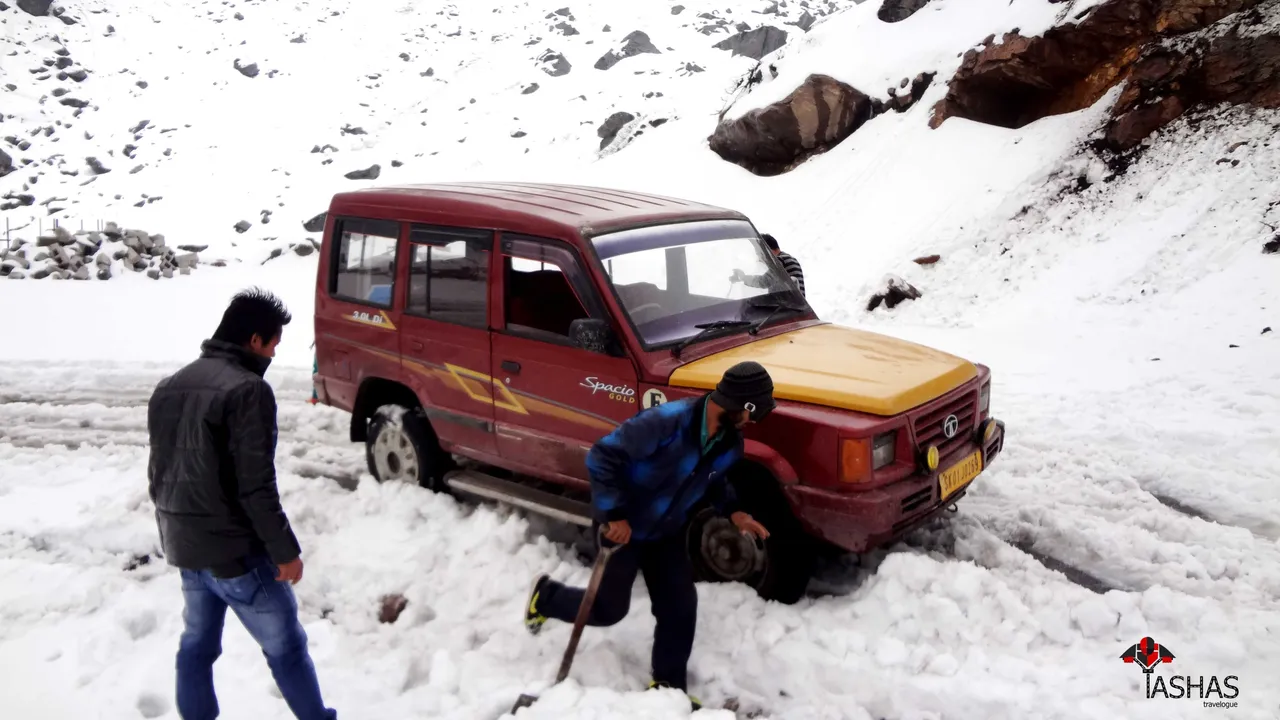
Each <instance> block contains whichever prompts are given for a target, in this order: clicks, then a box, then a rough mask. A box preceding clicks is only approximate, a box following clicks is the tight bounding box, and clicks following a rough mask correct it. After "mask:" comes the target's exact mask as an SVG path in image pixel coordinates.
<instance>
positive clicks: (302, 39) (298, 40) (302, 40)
mask: <svg viewBox="0 0 1280 720" xmlns="http://www.w3.org/2000/svg"><path fill="white" fill-rule="evenodd" d="M306 41H307V34H306V33H298V35H297V37H294V38H291V39H290V40H289V42H291V43H293V44H295V45H301V44H303V43H305V42H306Z"/></svg>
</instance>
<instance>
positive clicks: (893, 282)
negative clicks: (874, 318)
mask: <svg viewBox="0 0 1280 720" xmlns="http://www.w3.org/2000/svg"><path fill="white" fill-rule="evenodd" d="M920 297H921V295H920V291H919V290H917V289H916V288H915V286H913V285H912V284H911V283H909V282H907V281H906V280H903V279H902V278H899V277H889V278H888V281H887V285H886V287H885V289H884V290H882V291H880V292H878V293H876V294H875V295H873V296H871V299H870V300H868V301H867V312H871V311H873V310H875V309H876V308H878V307H880V305H881V304H882V303H883V304H884V306H885V308H886V309H888V310H892V309H894V308H895V307H897V306H898V303H901V302H902V301H904V300H918V299H919V298H920Z"/></svg>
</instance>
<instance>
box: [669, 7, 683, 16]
mask: <svg viewBox="0 0 1280 720" xmlns="http://www.w3.org/2000/svg"><path fill="white" fill-rule="evenodd" d="M682 12H684V6H683V5H675V6H673V7H672V8H671V14H672V15H679V14H680V13H682Z"/></svg>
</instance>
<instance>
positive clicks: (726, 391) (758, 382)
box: [711, 360, 774, 420]
mask: <svg viewBox="0 0 1280 720" xmlns="http://www.w3.org/2000/svg"><path fill="white" fill-rule="evenodd" d="M711 401H712V402H714V403H715V404H716V405H719V406H720V407H722V408H724V409H725V410H728V411H729V412H739V411H741V410H751V419H752V420H759V419H760V418H762V417H764V416H765V415H768V414H769V411H770V410H773V408H774V402H773V378H771V377H769V371H768V370H765V369H764V366H763V365H761V364H760V363H758V362H753V361H751V360H748V361H746V362H740V363H738V364H737V365H734V366H733V367H731V368H729V369H728V370H725V371H724V376H723V377H721V378H720V382H719V384H717V385H716V389H715V390H713V391H712V392H711ZM748 405H750V406H751V407H747V406H748Z"/></svg>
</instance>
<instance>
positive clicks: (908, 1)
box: [876, 0, 929, 23]
mask: <svg viewBox="0 0 1280 720" xmlns="http://www.w3.org/2000/svg"><path fill="white" fill-rule="evenodd" d="M928 4H929V0H884V4H883V5H881V6H880V10H879V11H878V12H877V13H876V17H878V18H880V20H881V21H882V22H887V23H896V22H902V21H903V20H906V19H907V18H909V17H911V16H912V15H915V14H916V11H917V10H919V9H920V8H922V7H924V6H925V5H928Z"/></svg>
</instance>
